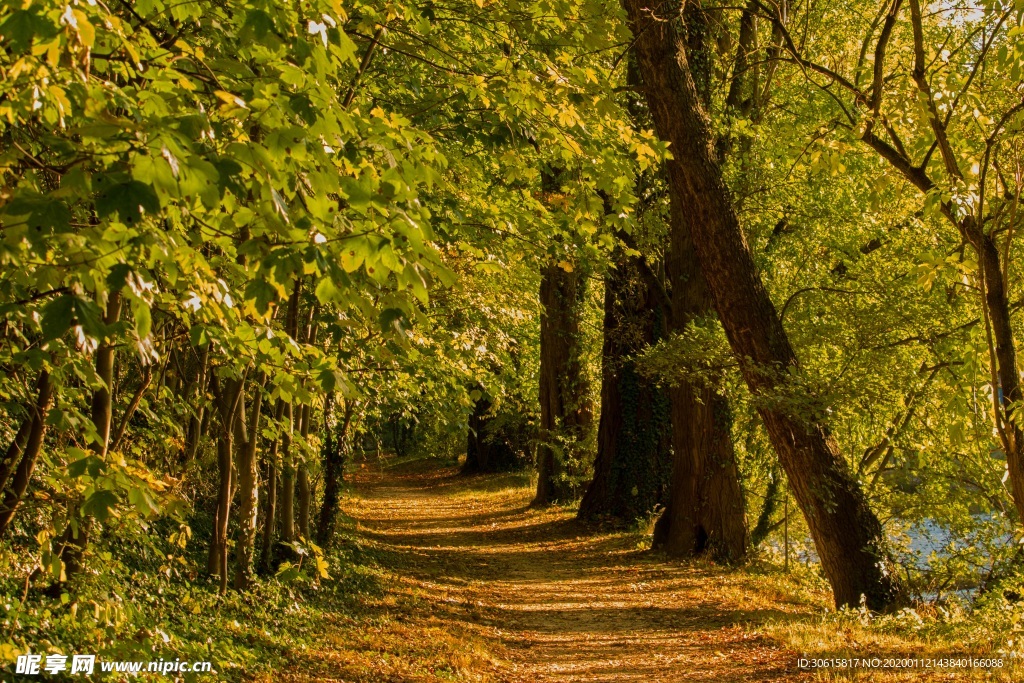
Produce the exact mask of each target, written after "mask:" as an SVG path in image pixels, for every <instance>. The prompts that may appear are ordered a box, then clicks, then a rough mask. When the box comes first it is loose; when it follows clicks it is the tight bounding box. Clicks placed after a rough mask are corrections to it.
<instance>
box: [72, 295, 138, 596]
mask: <svg viewBox="0 0 1024 683" xmlns="http://www.w3.org/2000/svg"><path fill="white" fill-rule="evenodd" d="M122 303H123V299H122V297H121V293H120V292H112V293H111V294H110V296H109V297H108V299H107V310H106V313H105V315H104V320H103V322H104V323H105V324H106V325H108V326H110V325H113V324H115V323H116V322H117V321H118V320H120V319H121V305H122ZM115 352H116V347H115V346H114V344H111V343H109V342H108V341H104V343H102V344H100V346H99V347H98V348H97V349H96V359H95V363H96V374H97V375H98V376H99V378H100V380H102V382H103V386H102V387H100V388H99V389H97V390H96V391H94V392H93V394H92V402H91V406H90V407H91V417H92V423H93V426H94V427H95V428H96V453H97V455H99V457H101V458H103V457H104V456H106V454H107V448H108V447H109V445H110V423H111V420H112V418H113V412H114V409H113V399H112V397H113V392H114V358H115ZM77 516H78V510H77V509H76V510H73V511H72V513H71V519H70V520H69V522H68V528H67V529H66V530H65V531H64V535H63V538H62V545H61V549H60V558H61V560H63V561H64V573H65V577H67V578H71V577H72V576H74V575H75V574H77V573H78V572H80V571H81V569H82V562H83V559H84V556H85V551H86V549H87V548H88V547H89V533H90V532H91V530H92V517H89V516H85V517H83V518H82V519H81V521H79V520H78V519H77Z"/></svg>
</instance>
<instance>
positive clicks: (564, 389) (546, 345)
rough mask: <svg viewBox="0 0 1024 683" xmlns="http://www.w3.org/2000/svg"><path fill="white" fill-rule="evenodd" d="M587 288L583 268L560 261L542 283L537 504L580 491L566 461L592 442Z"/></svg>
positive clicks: (548, 268)
mask: <svg viewBox="0 0 1024 683" xmlns="http://www.w3.org/2000/svg"><path fill="white" fill-rule="evenodd" d="M582 299H583V286H582V283H581V282H580V276H579V271H578V270H573V271H572V272H570V271H568V270H565V269H564V268H562V267H561V266H559V265H557V264H554V263H552V264H549V265H548V266H547V267H545V269H544V273H543V276H542V278H541V285H540V303H541V317H540V416H541V417H540V419H541V429H540V440H541V444H540V447H539V448H538V449H537V475H538V478H537V495H536V497H535V498H534V500H533V504H534V505H549V504H551V503H557V502H564V501H567V500H570V499H571V498H572V497H573V495H574V493H575V491H573V487H572V486H571V484H570V482H569V479H568V477H567V471H566V461H567V459H568V457H570V456H572V455H580V454H574V453H573V451H574V450H575V449H578V448H579V447H580V446H581V444H582V443H583V442H585V441H586V438H587V434H588V432H589V429H590V424H591V421H592V420H591V410H590V404H589V398H588V390H587V386H586V380H585V378H584V376H583V370H582V367H581V364H580V358H579V354H580V308H581V301H582Z"/></svg>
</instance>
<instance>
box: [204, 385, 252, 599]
mask: <svg viewBox="0 0 1024 683" xmlns="http://www.w3.org/2000/svg"><path fill="white" fill-rule="evenodd" d="M213 388H214V395H215V397H216V399H217V411H218V413H219V417H220V423H221V429H220V434H218V436H217V470H218V472H219V477H220V483H219V485H218V489H217V506H216V512H215V515H214V528H213V537H212V538H211V539H210V555H209V562H208V569H209V570H210V573H213V574H217V576H218V577H219V578H220V593H221V595H223V594H225V593H227V590H228V521H229V517H230V514H231V498H232V494H233V491H234V481H233V471H232V470H233V467H232V461H233V455H234V449H235V435H236V431H237V430H238V429H239V426H238V424H237V421H238V420H240V419H242V418H241V415H242V414H244V412H245V396H244V394H245V378H244V374H243V376H242V378H240V379H229V380H225V381H224V382H221V381H220V380H219V379H218V378H217V377H216V375H214V377H213Z"/></svg>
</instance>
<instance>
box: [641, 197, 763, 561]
mask: <svg viewBox="0 0 1024 683" xmlns="http://www.w3.org/2000/svg"><path fill="white" fill-rule="evenodd" d="M670 201H671V203H672V206H671V236H670V241H671V242H670V254H669V259H668V263H667V264H666V265H667V268H666V270H667V273H668V278H669V282H670V284H671V287H672V316H671V320H672V327H673V329H674V330H675V331H676V332H682V331H683V330H685V329H686V327H687V325H689V324H690V323H691V322H693V321H695V320H699V319H701V318H703V317H706V316H708V315H709V314H713V312H714V308H713V301H712V299H711V295H710V293H709V292H708V288H707V283H706V281H705V280H704V276H703V275H702V273H701V270H700V263H699V261H698V260H697V255H696V253H695V251H694V249H693V243H692V242H691V240H690V234H689V231H688V230H687V226H686V222H685V217H684V215H683V211H682V208H681V205H680V203H679V201H678V197H677V196H676V195H673V196H672V197H671V198H670ZM670 395H671V400H672V450H673V453H674V457H673V460H674V462H673V467H672V490H671V494H670V497H669V502H668V505H667V507H666V509H665V512H664V513H663V514H662V516H661V517H660V518H659V519H658V522H657V524H656V525H655V529H654V543H653V545H654V547H655V548H660V549H663V550H664V551H665V552H666V553H668V554H669V555H673V556H676V557H690V556H694V555H699V554H702V553H705V552H707V553H710V554H711V556H712V557H714V558H715V559H716V560H719V561H723V562H739V561H740V560H742V559H743V557H744V556H745V555H746V552H747V520H746V514H745V510H744V505H743V489H742V487H741V486H740V477H739V470H738V469H737V467H736V455H735V451H734V450H733V444H732V433H731V432H732V418H731V413H730V410H729V402H728V400H727V399H726V398H725V396H723V395H722V394H720V393H719V392H717V391H716V390H715V388H714V387H712V386H706V385H703V384H700V383H696V382H691V381H682V382H680V383H679V384H677V385H675V386H673V387H672V388H671V389H670Z"/></svg>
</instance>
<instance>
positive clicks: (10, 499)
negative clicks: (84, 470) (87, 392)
mask: <svg viewBox="0 0 1024 683" xmlns="http://www.w3.org/2000/svg"><path fill="white" fill-rule="evenodd" d="M52 399H53V380H52V379H51V378H50V373H49V372H48V371H46V370H43V371H41V372H40V373H39V379H38V380H36V402H35V405H33V406H32V408H31V409H30V410H29V414H28V415H27V416H26V417H25V421H24V422H23V423H22V427H21V429H19V430H18V433H17V435H15V437H14V441H13V442H12V443H11V445H10V447H9V448H8V449H7V454H6V456H5V457H4V462H3V468H4V470H5V476H4V484H5V485H6V480H7V478H8V477H9V476H10V475H9V473H10V471H11V470H12V469H14V478H13V480H12V481H11V487H10V489H7V491H6V492H5V493H4V501H3V507H2V508H0V537H2V536H3V535H4V532H5V531H7V527H8V526H10V524H11V520H12V519H14V513H15V512H16V511H17V509H18V505H20V504H21V499H22V498H23V497H24V496H25V491H26V490H27V489H28V482H29V480H30V479H31V478H32V470H33V469H34V468H35V466H36V459H37V458H38V457H39V451H40V450H42V447H43V437H44V436H46V416H47V414H48V413H49V412H50V405H51V402H52ZM26 425H27V426H26ZM23 432H24V440H23V441H21V440H20V439H21V437H22V435H23ZM15 467H16V468H17V469H15ZM3 490H4V489H3V487H0V492H2V491H3Z"/></svg>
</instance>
